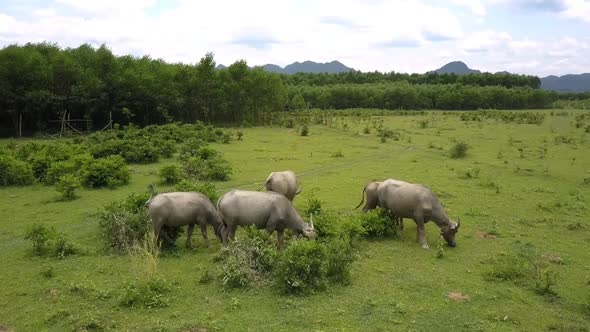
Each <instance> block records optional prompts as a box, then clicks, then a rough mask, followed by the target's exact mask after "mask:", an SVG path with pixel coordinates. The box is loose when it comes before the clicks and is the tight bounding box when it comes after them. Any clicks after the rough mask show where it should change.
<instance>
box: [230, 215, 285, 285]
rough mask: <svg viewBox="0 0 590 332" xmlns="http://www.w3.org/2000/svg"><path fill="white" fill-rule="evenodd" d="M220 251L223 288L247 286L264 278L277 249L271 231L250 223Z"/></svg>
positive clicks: (271, 264) (273, 260)
mask: <svg viewBox="0 0 590 332" xmlns="http://www.w3.org/2000/svg"><path fill="white" fill-rule="evenodd" d="M244 231H245V232H244V234H243V237H241V238H240V241H236V242H234V243H233V244H232V245H231V246H230V247H228V248H225V249H224V250H223V251H222V253H221V264H220V266H221V277H222V281H223V286H224V287H225V288H241V287H248V286H250V285H252V284H253V283H256V282H261V281H263V280H264V279H265V278H266V277H267V276H268V275H269V274H270V272H271V271H272V268H273V266H274V263H275V260H276V257H277V250H276V249H275V246H274V245H273V244H272V242H271V241H270V234H269V233H268V232H266V231H263V230H258V229H256V228H255V227H253V226H250V227H247V228H244Z"/></svg>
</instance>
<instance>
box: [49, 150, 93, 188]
mask: <svg viewBox="0 0 590 332" xmlns="http://www.w3.org/2000/svg"><path fill="white" fill-rule="evenodd" d="M93 160H94V159H93V158H92V156H90V155H88V154H81V155H77V156H74V157H72V158H71V159H68V160H63V161H56V162H54V163H52V164H51V166H49V169H48V170H47V175H46V176H45V183H46V184H56V183H57V182H58V181H59V178H60V177H62V176H63V175H67V174H70V175H76V176H79V175H80V170H81V169H82V167H83V166H84V165H85V164H86V163H90V162H92V161H93Z"/></svg>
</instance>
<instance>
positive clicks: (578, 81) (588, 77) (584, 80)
mask: <svg viewBox="0 0 590 332" xmlns="http://www.w3.org/2000/svg"><path fill="white" fill-rule="evenodd" d="M541 88H543V89H545V90H553V91H557V92H586V91H590V73H586V74H579V75H564V76H560V77H558V76H554V75H551V76H547V77H543V78H541Z"/></svg>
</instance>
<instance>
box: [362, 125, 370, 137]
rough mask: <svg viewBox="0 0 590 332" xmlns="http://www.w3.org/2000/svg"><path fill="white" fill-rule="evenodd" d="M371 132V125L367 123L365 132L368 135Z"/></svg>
mask: <svg viewBox="0 0 590 332" xmlns="http://www.w3.org/2000/svg"><path fill="white" fill-rule="evenodd" d="M370 133H371V128H369V126H368V125H367V126H366V127H365V128H364V129H363V134H365V135H368V134H370Z"/></svg>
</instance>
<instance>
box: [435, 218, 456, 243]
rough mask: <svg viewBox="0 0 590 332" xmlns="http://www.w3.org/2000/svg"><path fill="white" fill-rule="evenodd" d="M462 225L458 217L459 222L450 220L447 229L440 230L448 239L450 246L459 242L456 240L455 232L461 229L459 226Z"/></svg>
mask: <svg viewBox="0 0 590 332" xmlns="http://www.w3.org/2000/svg"><path fill="white" fill-rule="evenodd" d="M460 226H461V220H460V219H457V223H454V222H452V221H451V222H450V223H449V226H448V227H446V229H441V230H440V235H442V237H443V238H444V239H445V241H447V244H448V245H449V247H456V246H457V242H456V241H455V234H457V232H458V231H459V227H460Z"/></svg>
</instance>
